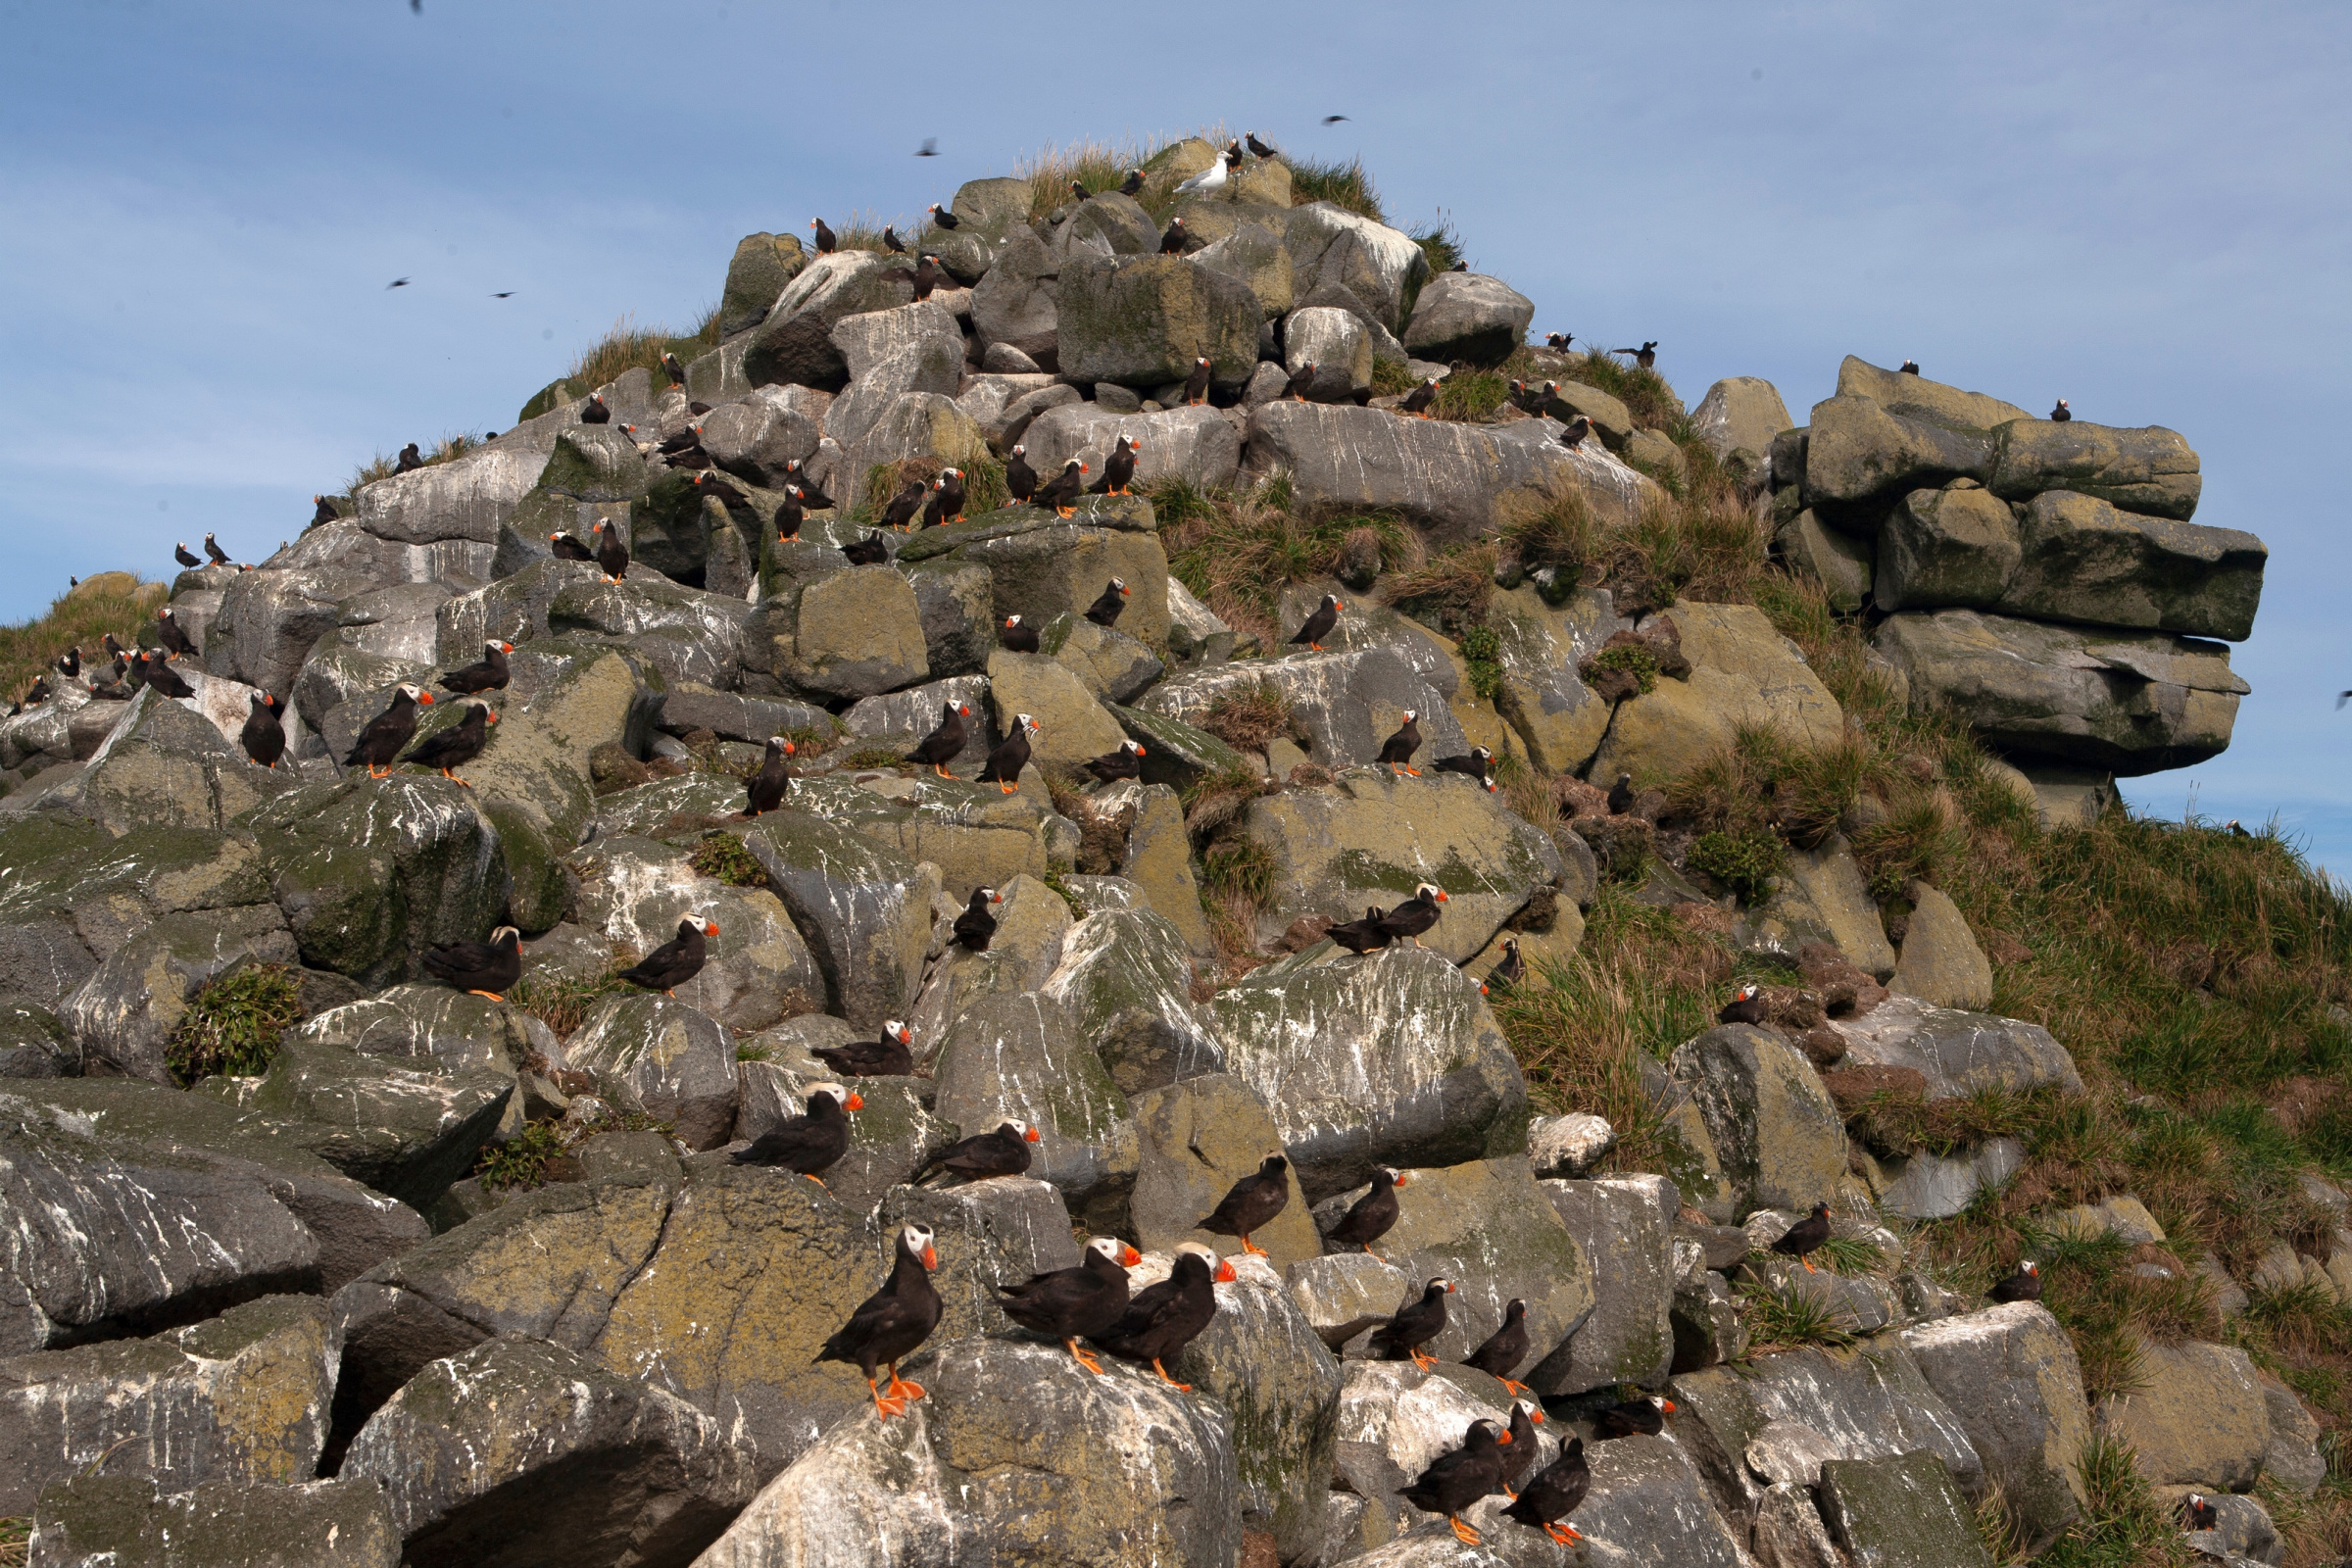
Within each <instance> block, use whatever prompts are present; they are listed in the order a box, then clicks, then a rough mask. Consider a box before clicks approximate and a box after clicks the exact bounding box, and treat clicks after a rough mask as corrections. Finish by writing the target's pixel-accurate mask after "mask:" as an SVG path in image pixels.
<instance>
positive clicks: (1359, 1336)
mask: <svg viewBox="0 0 2352 1568" xmlns="http://www.w3.org/2000/svg"><path fill="white" fill-rule="evenodd" d="M1407 1191H1410V1189H1409V1188H1408V1189H1407ZM1283 1283H1284V1284H1285V1285H1286V1286H1287V1287H1289V1289H1290V1293H1291V1300H1292V1302H1293V1304H1295V1305H1296V1306H1297V1307H1298V1308H1299V1311H1300V1312H1301V1313H1303V1314H1305V1317H1306V1320H1307V1322H1308V1323H1310V1324H1311V1325H1313V1327H1314V1329H1315V1331H1316V1333H1318V1334H1321V1333H1323V1332H1325V1331H1327V1330H1332V1331H1336V1330H1337V1329H1338V1328H1339V1327H1340V1326H1341V1325H1342V1324H1359V1326H1358V1328H1357V1330H1356V1332H1355V1333H1354V1334H1351V1335H1349V1336H1348V1338H1347V1339H1346V1341H1345V1342H1344V1343H1343V1345H1342V1347H1341V1348H1343V1349H1346V1348H1353V1349H1354V1350H1355V1351H1356V1352H1357V1353H1358V1354H1359V1355H1360V1354H1362V1353H1364V1352H1365V1351H1366V1349H1367V1348H1368V1344H1369V1338H1370V1335H1371V1333H1372V1329H1373V1326H1374V1325H1373V1324H1372V1322H1371V1319H1372V1318H1374V1317H1380V1318H1386V1317H1387V1316H1388V1315H1389V1314H1390V1313H1393V1312H1395V1311H1396V1310H1397V1304H1398V1303H1399V1302H1401V1301H1406V1300H1409V1299H1412V1294H1413V1293H1412V1289H1411V1285H1412V1282H1411V1281H1409V1280H1407V1279H1406V1278H1405V1276H1404V1270H1402V1269H1400V1268H1398V1267H1397V1266H1396V1265H1395V1264H1394V1263H1390V1262H1386V1261H1384V1260H1383V1259H1381V1258H1377V1257H1374V1256H1373V1255H1372V1254H1371V1253H1369V1252H1331V1253H1326V1254H1325V1255H1323V1256H1321V1257H1310V1258H1306V1259H1304V1260H1303V1261H1300V1262H1297V1263H1293V1264H1292V1265H1291V1266H1290V1267H1289V1268H1287V1269H1285V1270H1283Z"/></svg>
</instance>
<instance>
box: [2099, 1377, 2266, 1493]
mask: <svg viewBox="0 0 2352 1568" xmlns="http://www.w3.org/2000/svg"><path fill="white" fill-rule="evenodd" d="M2139 1350H2140V1366H2141V1371H2142V1375H2143V1376H2144V1377H2146V1378H2147V1379H2148V1380H2149V1381H2148V1383H2147V1384H2145V1385H2144V1386H2143V1387H2142V1388H2140V1389H2139V1390H2138V1391H2136V1392H2134V1393H2132V1394H2131V1395H2130V1396H2127V1397H2116V1398H2108V1399H2104V1400H2102V1401H2100V1403H2099V1405H2098V1407H2097V1409H2095V1410H2094V1411H2093V1412H2092V1415H2093V1417H2094V1419H2096V1420H2097V1421H2098V1422H2099V1423H2100V1424H2101V1427H2102V1429H2103V1430H2105V1431H2108V1432H2112V1433H2113V1434H2114V1435H2115V1436H2117V1437H2119V1438H2121V1439H2122V1440H2123V1441H2124V1442H2126V1443H2129V1444H2130V1445H2131V1446H2132V1448H2133V1450H2134V1451H2135V1452H2136V1454H2137V1456H2138V1464H2139V1472H2140V1474H2141V1475H2143V1476H2145V1477H2147V1478H2148V1480H2149V1481H2150V1482H2151V1483H2153V1484H2154V1485H2157V1486H2167V1485H2175V1484H2177V1485H2181V1486H2191V1487H2201V1488H2205V1489H2207V1490H2210V1491H2214V1492H2235V1491H2240V1490H2243V1489H2246V1488H2249V1487H2251V1486H2252V1485H2253V1484H2254V1480H2255V1477H2256V1476H2257V1475H2258V1473H2259V1471H2260V1468H2261V1465H2262V1461H2263V1457H2264V1455H2265V1454H2266V1453H2267V1452H2268V1451H2269V1448H2270V1413H2269V1408H2268V1400H2267V1399H2266V1397H2265V1396H2264V1393H2263V1384H2262V1381H2261V1378H2260V1376H2259V1375H2258V1374H2257V1373H2256V1372H2255V1370H2254V1365H2253V1362H2252V1361H2250V1360H2249V1359H2248V1358H2247V1356H2246V1352H2245V1351H2243V1350H2241V1349H2238V1348H2235V1347H2234V1346H2220V1345H2199V1344H2196V1343H2194V1342H2183V1343H2181V1344H2179V1345H2152V1344H2146V1343H2142V1344H2141V1346H2140V1348H2139Z"/></svg>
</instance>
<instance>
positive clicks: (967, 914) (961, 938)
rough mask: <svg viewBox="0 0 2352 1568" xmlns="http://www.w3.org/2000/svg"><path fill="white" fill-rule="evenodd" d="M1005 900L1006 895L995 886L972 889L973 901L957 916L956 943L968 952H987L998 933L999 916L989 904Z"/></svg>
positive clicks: (1000, 902)
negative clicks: (989, 908)
mask: <svg viewBox="0 0 2352 1568" xmlns="http://www.w3.org/2000/svg"><path fill="white" fill-rule="evenodd" d="M1004 902H1005V895H1004V894H1002V893H999V892H998V891H997V890H996V889H995V888H974V889H972V902H971V903H970V904H968V905H966V906H965V907H964V910H963V912H962V913H961V914H959V915H957V916H956V924H955V927H954V929H955V932H956V946H957V947H959V948H961V949H963V950H964V952H966V953H986V952H987V951H988V945H989V943H991V942H993V941H994V940H996V935H997V917H996V916H995V915H993V914H991V913H989V912H988V907H989V906H990V905H992V904H1003V903H1004Z"/></svg>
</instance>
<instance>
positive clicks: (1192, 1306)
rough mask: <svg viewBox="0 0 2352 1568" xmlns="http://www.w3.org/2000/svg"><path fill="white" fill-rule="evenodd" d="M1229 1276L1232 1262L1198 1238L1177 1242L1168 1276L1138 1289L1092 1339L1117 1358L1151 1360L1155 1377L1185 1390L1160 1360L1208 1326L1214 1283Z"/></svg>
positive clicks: (1189, 1389) (1214, 1300) (1188, 1389)
mask: <svg viewBox="0 0 2352 1568" xmlns="http://www.w3.org/2000/svg"><path fill="white" fill-rule="evenodd" d="M1233 1278H1234V1273H1233V1265H1232V1264H1231V1263H1228V1262H1226V1261H1225V1260H1224V1259H1223V1258H1221V1257H1219V1256H1217V1254H1216V1253H1215V1252H1214V1251H1212V1250H1210V1249H1208V1248H1206V1247H1203V1246H1201V1244H1200V1243H1199V1242H1178V1243H1177V1244H1176V1258H1175V1266H1174V1267H1172V1268H1170V1269H1169V1270H1168V1277H1167V1278H1166V1279H1164V1280H1161V1281H1160V1282H1159V1283H1158V1284H1157V1285H1149V1286H1146V1287H1145V1288H1144V1289H1143V1290H1141V1291H1138V1292H1137V1293H1136V1294H1135V1295H1134V1297H1132V1298H1131V1299H1129V1300H1128V1302H1127V1310H1126V1311H1124V1312H1122V1313H1120V1314H1119V1320H1118V1321H1117V1322H1116V1323H1113V1324H1112V1325H1111V1326H1110V1327H1109V1328H1107V1329H1105V1330H1104V1331H1103V1332H1102V1333H1101V1334H1097V1335H1095V1336H1094V1342H1095V1344H1096V1345H1097V1346H1099V1347H1101V1348H1103V1349H1105V1350H1107V1351H1109V1352H1110V1353H1111V1354H1112V1355H1115V1356H1117V1357H1118V1358H1119V1359H1120V1360H1122V1361H1135V1362H1139V1363H1140V1362H1144V1361H1149V1362H1151V1363H1152V1371H1154V1372H1156V1373H1158V1374H1159V1381H1160V1382H1162V1383H1165V1384H1167V1385H1169V1386H1170V1387H1172V1388H1174V1389H1175V1390H1177V1392H1179V1393H1182V1394H1190V1393H1192V1392H1193V1386H1192V1385H1191V1384H1190V1383H1178V1382H1177V1381H1176V1380H1175V1379H1174V1378H1172V1377H1170V1376H1168V1369H1167V1367H1166V1366H1165V1365H1163V1364H1162V1363H1163V1362H1164V1361H1165V1360H1166V1359H1167V1358H1168V1357H1170V1356H1173V1355H1176V1354H1178V1353H1179V1352H1181V1351H1182V1350H1183V1349H1184V1348H1185V1347H1186V1346H1188V1345H1190V1344H1192V1343H1193V1341H1194V1340H1196V1339H1198V1338H1199V1337H1200V1335H1201V1330H1202V1329H1204V1328H1206V1327H1208V1323H1209V1319H1211V1318H1213V1317H1215V1316H1216V1315H1217V1286H1218V1285H1219V1284H1220V1283H1223V1284H1231V1283H1232V1281H1233Z"/></svg>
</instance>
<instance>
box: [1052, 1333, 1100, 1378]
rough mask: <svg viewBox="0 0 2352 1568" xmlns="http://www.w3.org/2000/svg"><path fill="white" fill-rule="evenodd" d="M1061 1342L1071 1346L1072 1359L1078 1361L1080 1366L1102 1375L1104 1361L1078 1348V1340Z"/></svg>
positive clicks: (1098, 1375)
mask: <svg viewBox="0 0 2352 1568" xmlns="http://www.w3.org/2000/svg"><path fill="white" fill-rule="evenodd" d="M1061 1343H1062V1344H1063V1345H1065V1346H1067V1347H1069V1351H1070V1359H1071V1360H1073V1361H1075V1362H1077V1363H1078V1364H1079V1365H1080V1366H1082V1367H1084V1368H1086V1369H1087V1370H1088V1371H1089V1372H1092V1373H1093V1374H1094V1375H1095V1376H1097V1377H1101V1376H1102V1375H1103V1363H1102V1362H1100V1361H1098V1360H1096V1359H1095V1358H1094V1357H1093V1356H1091V1355H1089V1354H1087V1353H1086V1352H1085V1351H1084V1350H1081V1349H1080V1348H1078V1342H1077V1341H1076V1340H1064V1341H1062V1342H1061Z"/></svg>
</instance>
